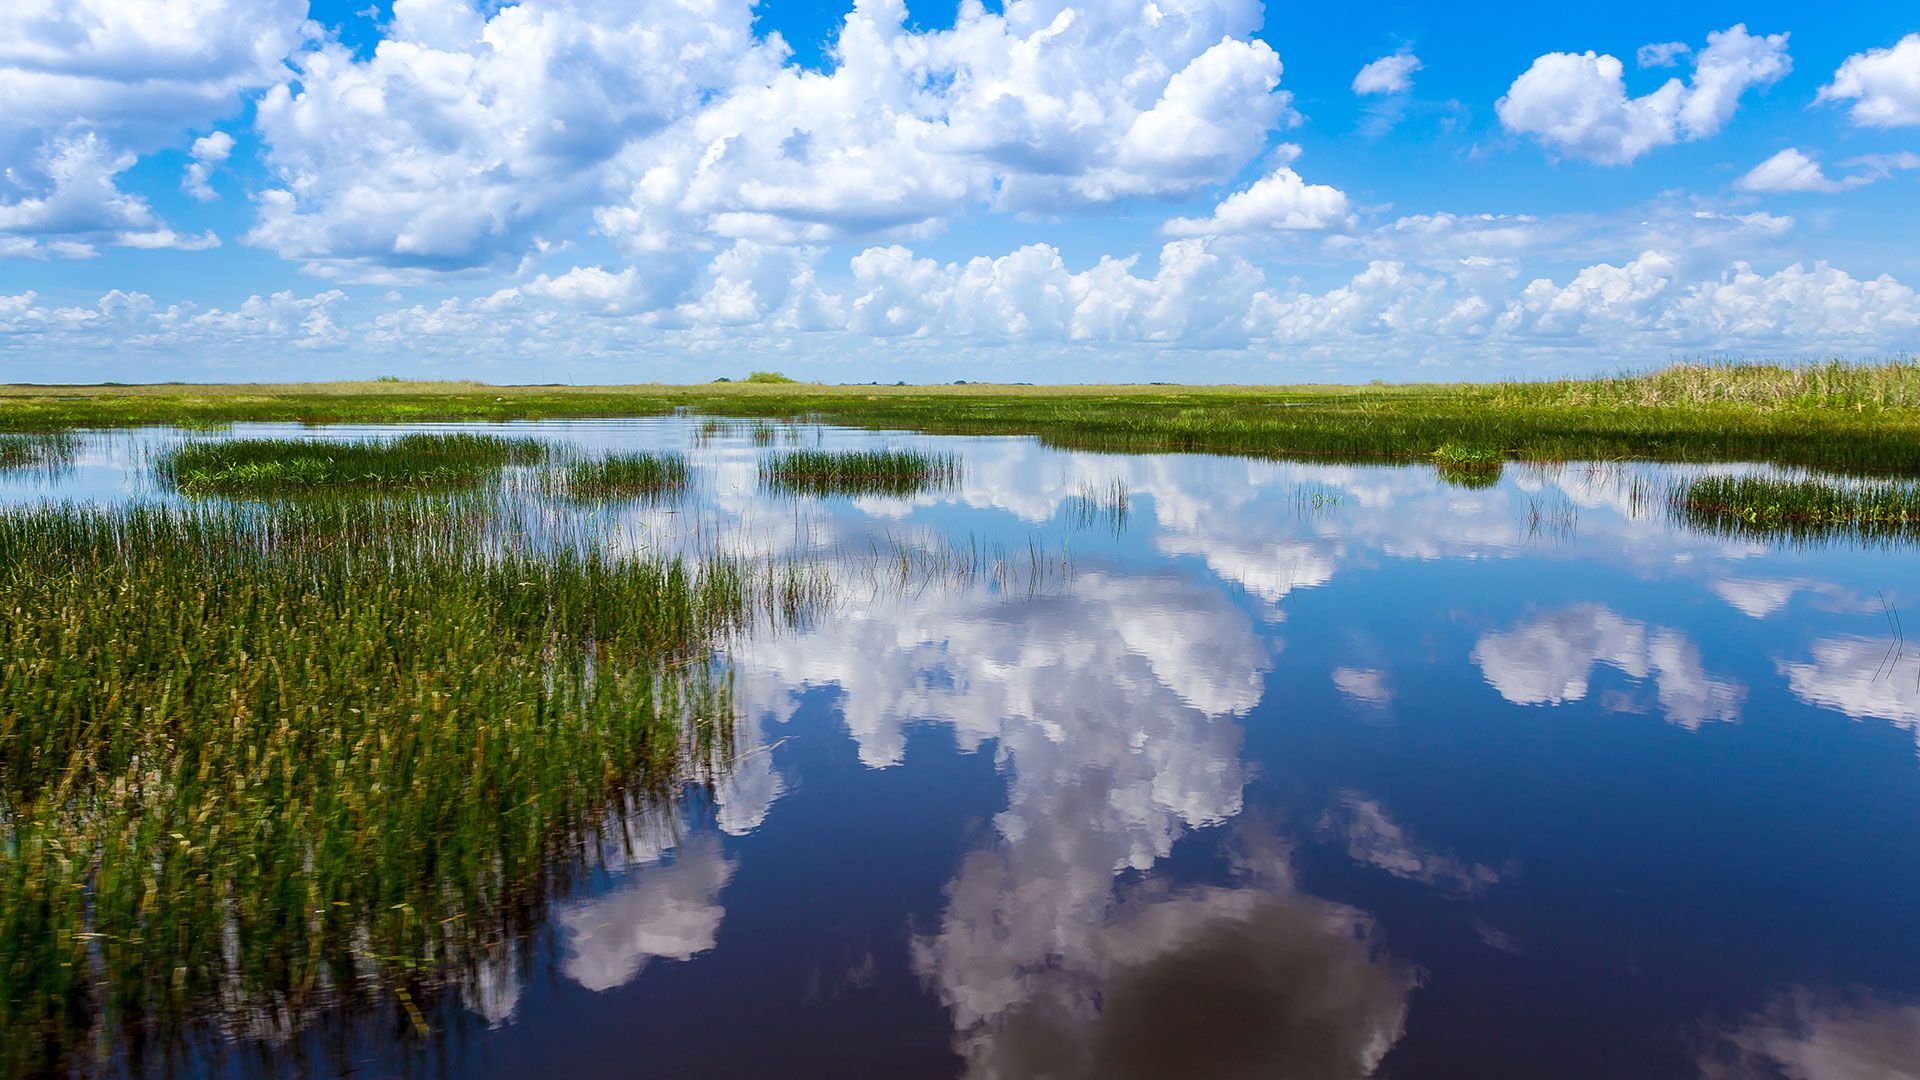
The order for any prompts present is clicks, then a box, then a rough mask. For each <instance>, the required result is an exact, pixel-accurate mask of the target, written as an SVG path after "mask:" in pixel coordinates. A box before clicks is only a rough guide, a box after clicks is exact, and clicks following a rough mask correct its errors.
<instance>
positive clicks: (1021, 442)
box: [0, 418, 1920, 1078]
mask: <svg viewBox="0 0 1920 1080" xmlns="http://www.w3.org/2000/svg"><path fill="white" fill-rule="evenodd" d="M397 430H401V429H397V428H364V427H356V428H346V427H342V428H327V429H302V428H293V427H277V426H265V425H260V426H244V425H243V426H238V427H236V428H234V429H233V431H232V434H237V435H244V434H280V435H284V434H306V435H310V436H312V437H316V438H330V437H347V436H355V437H357V436H362V435H365V434H368V433H375V434H377V433H380V432H384V431H397ZM407 430H420V429H419V428H411V429H407ZM467 430H472V428H471V427H469V428H467ZM486 430H496V431H501V432H506V433H511V434H516V435H530V436H534V437H537V438H542V439H551V440H553V441H555V442H559V443H566V444H569V445H572V446H574V447H578V448H581V449H583V450H587V451H594V450H601V449H609V450H611V449H621V450H633V449H671V450H678V451H682V452H684V453H686V454H687V455H688V458H689V461H690V462H691V464H692V465H693V468H694V476H695V482H694V485H693V489H692V491H691V492H690V493H689V494H687V495H686V496H685V497H684V498H682V499H679V500H677V501H671V502H656V503H653V504H638V503H636V504H631V505H624V506H618V505H616V506H611V507H601V508H598V509H594V510H592V511H581V512H592V513H597V514H603V515H611V516H612V523H613V525H614V529H613V532H612V535H615V536H617V537H618V538H619V542H620V543H624V544H631V545H632V546H633V547H635V548H654V549H659V550H669V551H673V550H687V551H693V550H723V551H727V552H731V553H737V554H739V555H742V556H744V557H749V558H761V559H767V558H803V559H804V558H817V559H823V560H827V561H829V562H832V561H833V560H838V563H837V565H839V566H841V567H843V571H842V573H841V578H842V580H841V582H840V583H839V584H838V585H837V586H836V595H835V596H834V597H833V599H832V600H831V601H829V602H827V603H824V604H823V605H821V606H820V608H819V610H817V611H815V612H813V613H811V614H810V615H809V617H808V618H806V619H804V620H802V621H800V622H799V623H798V624H795V625H781V626H769V627H767V628H765V629H763V630H761V631H758V632H755V633H752V634H748V635H745V636H743V637H742V638H741V639H740V640H738V641H737V642H734V643H733V644H732V646H731V647H730V648H729V649H728V651H727V656H726V663H727V664H728V665H729V666H730V667H731V670H732V673H733V680H734V683H733V685H734V700H735V705H736V708H737V719H736V723H737V739H736V745H735V748H734V753H733V754H732V756H731V760H730V763H729V765H728V767H727V769H726V770H725V771H724V773H723V774H722V775H721V776H720V777H719V779H718V780H717V781H715V782H713V783H711V784H701V785H697V786H696V785H689V786H687V787H686V789H685V790H684V791H683V792H682V794H681V796H680V797H679V798H677V799H674V800H671V801H668V802H665V803H656V804H649V805H644V806H635V807H633V808H632V812H631V813H630V814H628V815H626V816H625V817H624V818H623V819H622V820H620V821H619V822H617V823H616V824H617V828H615V829H613V830H612V831H613V833H614V834H617V838H618V841H617V843H609V844H603V845H602V850H603V852H604V854H603V856H602V857H601V858H598V859H597V860H595V861H594V862H593V864H592V865H591V867H590V868H589V870H588V872H587V873H585V874H583V875H582V876H580V877H579V878H577V879H576V880H575V881H574V883H573V884H572V885H571V886H570V887H569V889H568V891H567V892H566V893H564V894H563V895H559V896H556V897H554V898H553V902H552V904H551V906H550V907H549V908H548V909H546V910H545V912H544V913H543V914H542V916H541V917H540V919H539V920H538V922H537V924H536V925H534V926H533V927H531V928H530V929H529V930H528V932H527V933H526V934H525V935H524V936H523V937H521V938H520V939H518V940H514V941H509V942H502V943H499V944H498V945H496V946H495V947H493V948H491V949H490V950H489V951H487V952H486V953H485V954H484V955H480V956H477V957H475V958H474V962H473V963H472V964H471V965H470V966H469V967H468V969H467V970H465V971H463V972H460V973H456V974H455V975H454V976H453V977H452V979H451V981H450V982H449V984H448V986H447V989H446V992H444V993H442V994H438V995H436V996H435V997H434V998H433V999H432V1000H430V1001H428V1002H425V1003H424V1012H423V1014H422V1015H421V1016H420V1017H419V1018H418V1020H412V1019H410V1018H408V1017H406V1016H404V1015H403V1014H400V1013H398V1012H395V1011H392V1010H373V1011H370V1012H360V1013H351V1014H345V1013H343V1014H341V1015H337V1016H321V1017H316V1018H313V1019H312V1020H311V1022H309V1023H307V1024H305V1025H303V1026H299V1027H297V1028H295V1029H293V1030H283V1031H278V1032H274V1033H271V1034H270V1035H269V1036H267V1037H261V1038H256V1036H257V1035H259V1033H251V1034H250V1033H246V1032H230V1033H229V1036H228V1037H229V1039H230V1040H231V1041H230V1042H229V1043H227V1045H226V1046H225V1048H224V1049H223V1050H221V1051H220V1052H216V1053H212V1054H210V1055H207V1056H205V1057H203V1058H199V1059H196V1064H195V1066H194V1067H196V1068H199V1069H202V1070H203V1071H209V1072H215V1073H228V1074H240V1073H248V1072H254V1071H262V1070H264V1071H274V1072H283V1073H304V1072H309V1071H314V1072H320V1071H324V1072H336V1071H339V1072H347V1071H351V1072H353V1073H354V1074H356V1075H363V1076H384V1075H417V1074H426V1075H453V1076H534V1075H545V1076H647V1075H674V1076H680V1075H727V1076H773V1075H779V1076H790V1075H888V1076H945V1075H960V1074H971V1075H980V1076H1007V1077H1024V1076H1042V1075H1044V1076H1054V1077H1116V1076H1284V1077H1344V1076H1364V1075H1383V1076H1394V1077H1456V1076H1556V1077H1574V1076H1594V1077H1619V1076H1633V1077H1658V1076H1701V1075H1704V1076H1788V1077H1807V1078H1816V1077H1869V1076H1882V1075H1920V901H1916V896H1920V753H1917V752H1916V737H1917V736H1920V641H1916V642H1914V643H1911V644H1909V643H1907V642H1906V641H1905V640H1904V631H1903V629H1902V623H1901V619H1902V618H1903V617H1904V618H1906V619H1907V620H1908V621H1909V622H1911V623H1912V624H1913V625H1915V626H1916V628H1920V574H1917V573H1916V572H1917V571H1920V552H1916V551H1915V550H1913V549H1912V548H1909V547H1906V546H1903V545H1897V544H1886V543H1877V544H1870V543H1863V542H1858V541H1852V540H1847V539H1845V538H1835V539H1833V540H1830V541H1818V540H1815V541H1809V540H1806V539H1801V540H1796V541H1791V542H1789V541H1784V540H1781V541H1773V540H1769V539H1767V538H1765V537H1755V536H1744V537H1743V536H1727V535H1715V534H1711V533H1707V532H1702V531H1698V530H1695V529H1691V528H1689V527H1687V526H1685V525H1684V524H1682V523H1679V522H1676V521H1673V520H1670V519H1669V515H1668V512H1667V508H1666V505H1665V503H1664V501H1663V499H1662V498H1661V497H1660V496H1659V494H1658V492H1659V490H1660V489H1659V486H1658V485H1659V483H1660V482H1661V480H1662V479H1663V478H1666V477H1668V476H1670V475H1672V474H1674V473H1675V472H1684V471H1685V470H1676V469H1673V468H1669V467H1660V466H1652V465H1636V464H1602V465H1588V464H1580V463H1574V464H1566V465H1552V466H1526V467H1521V466H1514V465H1509V466H1508V467H1507V468H1506V469H1505V470H1504V472H1503V473H1501V475H1500V476H1499V477H1498V479H1497V480H1493V479H1492V478H1486V479H1485V480H1483V481H1482V482H1480V483H1479V484H1476V485H1475V486H1462V485H1460V484H1459V483H1456V482H1450V481H1449V480H1446V479H1443V478H1442V477H1440V476H1438V475H1436V473H1435V471H1434V470H1433V469H1432V468H1428V467H1386V466H1358V465H1341V464H1323V463H1299V462H1285V461H1268V460H1251V459H1244V458H1231V457H1213V456H1202V455H1164V454H1156V455H1138V456H1129V455H1121V454H1102V453H1082V452H1072V451H1064V450H1059V449H1054V448H1049V447H1046V446H1044V445H1042V444H1040V443H1039V442H1037V441H1034V440H1031V439H1020V438H979V439H957V438H933V437H928V436H920V435H912V434H901V433H876V432H860V431H846V430H836V429H829V428H819V427H814V426H805V425H799V426H780V427H767V426H764V425H762V426H755V425H750V424H745V423H727V424H721V425H714V424H712V423H709V422H705V421H702V420H699V419H695V418H665V419H658V420H636V421H622V422H577V423H523V424H507V425H498V426H494V427H490V428H487V429H486ZM187 437H191V438H206V437H223V436H218V435H216V436H208V435H206V434H197V435H187V434H182V433H171V432H159V431H141V432H124V433H100V434H94V435H89V436H87V437H86V438H85V440H84V442H83V444H82V446H81V448H80V451H79V454H78V456H77V458H76V460H75V461H74V463H73V465H72V466H71V467H70V468H68V469H66V470H64V471H59V472H55V473H50V474H45V475H40V474H36V475H21V476H14V477H10V478H5V479H0V498H3V499H4V500H5V501H8V502H26V501H37V500H41V499H45V498H49V497H51V498H56V499H74V500H81V501H102V502H110V501H115V500H125V499H135V498H164V497H166V496H164V495H162V494H156V493H155V492H154V491H153V490H152V483H151V480H150V478H149V477H148V475H147V471H146V470H147V466H146V462H147V460H148V458H149V456H150V454H151V451H152V450H153V449H154V447H156V446H158V445H163V444H168V443H171V442H173V441H177V440H178V439H180V438H187ZM792 445H802V446H807V447H813V446H820V447H824V448H829V449H831V448H872V447H911V448H923V449H935V450H943V451H952V452H955V453H957V454H958V455H959V456H960V460H961V474H960V479H959V481H958V483H957V485H955V486H953V487H952V488H950V489H948V490H940V491H933V492H928V493H924V494H921V495H918V496H914V497H910V498H907V497H852V498H832V499H795V498H792V497H787V496H776V495H771V494H767V493H765V492H763V491H762V490H761V488H760V486H759V485H758V484H757V483H756V471H755V470H756V463H757V462H758V461H759V460H760V459H761V457H763V456H764V455H765V454H767V453H769V452H770V451H771V450H773V449H778V448H781V447H786V446H792ZM1725 468H1726V469H1728V470H1738V469H1739V468H1741V467H1737V466H1728V467H1725ZM543 512H546V511H543ZM530 513H531V511H530ZM908 548H911V549H914V550H922V551H934V552H942V553H944V554H942V555H941V556H940V557H939V558H938V559H932V560H928V561H926V562H924V563H922V564H920V570H919V571H917V572H905V573H902V574H900V575H897V576H894V575H891V574H890V572H889V571H887V569H886V567H887V565H888V559H889V558H890V557H891V556H890V555H889V554H888V553H895V552H898V551H901V550H905V549H908ZM862 560H864V561H862ZM963 563H964V564H966V565H968V566H972V567H974V568H975V572H963V571H962V570H957V569H954V568H955V567H958V566H960V565H961V564H963ZM981 566H989V567H990V568H991V569H990V570H988V571H979V570H978V568H979V567H981ZM942 567H946V569H945V570H944V571H943V570H942ZM422 1029H424V1030H426V1031H427V1032H428V1033H427V1034H425V1035H423V1034H421V1031H422Z"/></svg>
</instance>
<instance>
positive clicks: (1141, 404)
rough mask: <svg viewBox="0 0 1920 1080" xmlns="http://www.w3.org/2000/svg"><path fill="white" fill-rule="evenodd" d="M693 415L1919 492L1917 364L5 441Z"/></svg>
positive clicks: (1103, 444) (54, 391)
mask: <svg viewBox="0 0 1920 1080" xmlns="http://www.w3.org/2000/svg"><path fill="white" fill-rule="evenodd" d="M677 409H691V410H694V411H698V412H707V413H711V414H714V415H725V416H736V417H745V418H755V417H757V418H761V419H766V420H810V421H819V422H828V423H835V424H843V425H851V426H858V427H866V428H874V429H890V430H912V431H923V432H931V433H942V434H983V435H992V434H999V435H1035V436H1038V437H1040V438H1041V439H1042V440H1044V441H1046V442H1047V443H1049V444H1052V445H1056V446H1062V447H1068V448H1074V449H1087V450H1115V451H1141V452H1146V451H1204V452H1213V453H1235V454H1253V455H1262V456H1273V457H1313V458H1334V459H1344V460H1364V461H1405V462H1413V461H1427V460H1431V459H1432V455H1433V454H1434V451H1436V450H1438V449H1440V448H1441V447H1444V446H1449V445H1452V446H1461V447H1475V448H1481V449H1485V450H1487V451H1490V452H1493V453H1497V454H1499V455H1500V456H1501V457H1503V458H1505V459H1508V460H1515V459H1518V460H1561V461H1564V460H1608V459H1619V458H1636V459H1646V460H1661V461H1691V462H1712V461H1734V460H1742V461H1766V462H1776V463H1781V464H1796V465H1809V466H1817V467H1821V468H1826V469H1830V470H1836V471H1847V472H1862V473H1866V472H1872V473H1889V474H1891V473H1901V474H1907V475H1916V476H1920V364H1916V363H1914V362H1912V361H1906V360H1900V361H1892V362H1887V363H1879V364H1849V363H1837V362H1836V363H1830V364H1819V365H1809V366H1798V367H1784V366H1777V365H1744V364H1700V363H1689V364H1680V365H1675V366H1673V367H1670V368H1666V369H1663V370H1661V371H1657V372H1652V373H1648V374H1641V375H1627V376H1618V377H1610V378H1601V379H1588V380H1567V381H1556V382H1537V383H1499V384H1467V383H1458V384H1420V385H1406V386H1387V385H1370V386H1269V387H1241V386H1216V387H1186V386H995V385H986V384H971V385H967V386H899V387H877V386H818V385H805V384H796V385H789V384H765V383H731V384H725V385H714V384H704V385H699V386H627V387H494V386H482V385H479V384H473V383H438V384H423V383H393V384H375V383H347V384H303V385H289V386H266V385H252V386H190V385H179V384H175V385H165V386H141V387H126V386H104V387H0V430H9V431H33V430H58V429H63V428H70V427H85V426H95V427H98V426H128V425H138V424H180V423H214V422H220V421H236V420H298V421H306V422H338V421H384V422H406V421H425V420H504V419H515V418H526V419H540V418H558V417H587V416H596V417H609V416H653V415H662V414H666V413H670V412H673V411H675V410H677Z"/></svg>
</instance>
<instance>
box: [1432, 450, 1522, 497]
mask: <svg viewBox="0 0 1920 1080" xmlns="http://www.w3.org/2000/svg"><path fill="white" fill-rule="evenodd" d="M1506 461H1507V456H1506V455H1505V454H1503V453H1501V452H1500V451H1498V450H1489V449H1487V448H1486V447H1483V446H1456V445H1454V444H1452V443H1448V444H1446V445H1444V446H1441V447H1440V448H1439V449H1437V450H1435V451H1434V452H1433V468H1434V471H1435V472H1437V473H1439V474H1440V479H1442V480H1445V481H1446V482H1448V483H1450V484H1457V485H1459V486H1460V487H1469V488H1484V487H1492V486H1493V485H1495V484H1497V483H1499V482H1500V472H1501V469H1502V468H1503V467H1505V465H1506Z"/></svg>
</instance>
